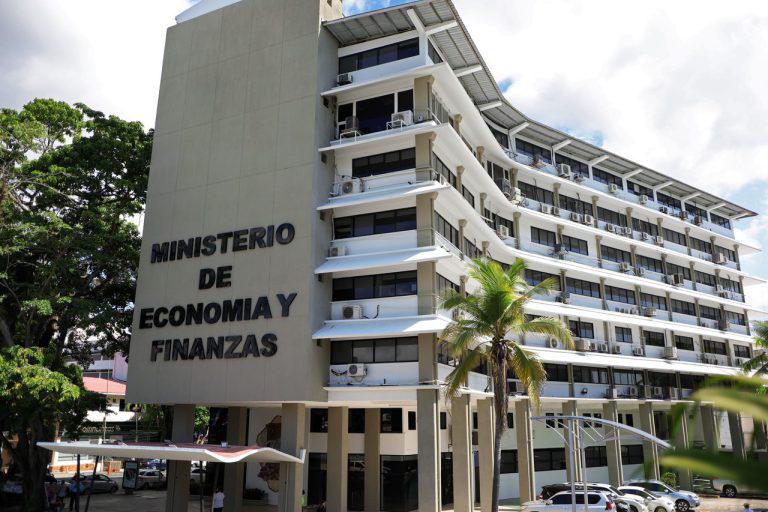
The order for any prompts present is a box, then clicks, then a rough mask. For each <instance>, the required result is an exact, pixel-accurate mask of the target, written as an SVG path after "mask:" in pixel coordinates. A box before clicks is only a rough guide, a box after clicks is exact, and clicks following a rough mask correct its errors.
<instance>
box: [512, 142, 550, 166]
mask: <svg viewBox="0 0 768 512" xmlns="http://www.w3.org/2000/svg"><path fill="white" fill-rule="evenodd" d="M515 150H516V151H517V152H518V153H520V154H521V155H526V156H529V157H531V158H534V159H537V160H541V161H543V162H546V163H548V164H551V163H552V152H551V151H550V150H548V149H546V148H543V147H541V146H537V145H536V144H531V143H530V142H528V141H525V140H521V139H517V138H516V139H515Z"/></svg>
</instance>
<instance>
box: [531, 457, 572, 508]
mask: <svg viewBox="0 0 768 512" xmlns="http://www.w3.org/2000/svg"><path fill="white" fill-rule="evenodd" d="M533 467H534V468H535V469H536V471H558V470H561V469H565V449H564V448H539V449H536V450H533ZM569 497H570V496H569Z"/></svg>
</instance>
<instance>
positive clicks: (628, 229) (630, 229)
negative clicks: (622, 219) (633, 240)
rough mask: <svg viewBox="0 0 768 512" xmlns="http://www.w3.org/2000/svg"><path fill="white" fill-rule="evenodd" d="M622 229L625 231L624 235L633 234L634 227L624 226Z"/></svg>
mask: <svg viewBox="0 0 768 512" xmlns="http://www.w3.org/2000/svg"><path fill="white" fill-rule="evenodd" d="M622 230H623V232H624V236H632V228H628V227H625V228H622Z"/></svg>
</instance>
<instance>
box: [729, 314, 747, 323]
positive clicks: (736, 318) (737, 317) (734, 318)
mask: <svg viewBox="0 0 768 512" xmlns="http://www.w3.org/2000/svg"><path fill="white" fill-rule="evenodd" d="M725 319H726V320H728V321H729V322H730V323H732V324H736V325H747V318H746V317H745V316H744V313H736V312H735V311H726V312H725Z"/></svg>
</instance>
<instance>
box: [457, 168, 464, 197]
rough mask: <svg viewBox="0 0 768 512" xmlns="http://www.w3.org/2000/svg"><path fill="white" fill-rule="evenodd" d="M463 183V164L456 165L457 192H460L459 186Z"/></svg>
mask: <svg viewBox="0 0 768 512" xmlns="http://www.w3.org/2000/svg"><path fill="white" fill-rule="evenodd" d="M463 184H464V166H463V165H457V166H456V190H458V191H459V194H462V192H461V187H462V185H463Z"/></svg>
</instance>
